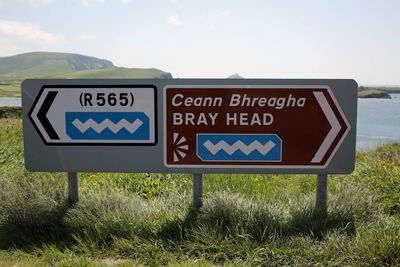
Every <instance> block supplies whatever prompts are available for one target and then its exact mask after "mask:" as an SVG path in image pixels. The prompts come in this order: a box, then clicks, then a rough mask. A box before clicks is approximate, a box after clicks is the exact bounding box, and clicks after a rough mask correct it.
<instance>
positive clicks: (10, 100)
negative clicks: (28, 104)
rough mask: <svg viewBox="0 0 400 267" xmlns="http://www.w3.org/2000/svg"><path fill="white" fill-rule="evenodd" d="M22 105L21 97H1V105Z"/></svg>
mask: <svg viewBox="0 0 400 267" xmlns="http://www.w3.org/2000/svg"><path fill="white" fill-rule="evenodd" d="M7 106H8V107H20V106H21V98H20V97H0V107H7Z"/></svg>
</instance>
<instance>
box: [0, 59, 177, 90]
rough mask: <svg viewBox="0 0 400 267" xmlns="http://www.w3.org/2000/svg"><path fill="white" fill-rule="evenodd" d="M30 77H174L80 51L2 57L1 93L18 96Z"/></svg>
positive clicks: (0, 68)
mask: <svg viewBox="0 0 400 267" xmlns="http://www.w3.org/2000/svg"><path fill="white" fill-rule="evenodd" d="M28 78H73V79H95V78H98V79H110V78H121V79H128V78H129V79H135V78H148V79H171V78H172V75H171V74H170V73H168V72H164V71H161V70H158V69H155V68H148V69H141V68H123V67H116V66H114V64H113V63H112V62H111V61H108V60H105V59H99V58H95V57H89V56H84V55H78V54H68V53H52V52H33V53H27V54H21V55H15V56H11V57H2V58H0V97H19V96H20V95H21V82H22V81H23V80H24V79H28Z"/></svg>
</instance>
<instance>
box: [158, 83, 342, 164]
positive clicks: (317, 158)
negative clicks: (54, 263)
mask: <svg viewBox="0 0 400 267" xmlns="http://www.w3.org/2000/svg"><path fill="white" fill-rule="evenodd" d="M163 93H164V97H163V99H164V164H165V165H166V166H167V167H178V168H180V167H182V168H199V167H208V168H218V167H223V168H238V167H240V168H313V169H315V168H325V167H326V166H327V165H328V163H329V161H330V159H331V158H332V157H333V155H334V154H335V152H336V150H337V149H338V147H339V146H340V144H341V142H342V141H343V139H344V138H345V136H346V134H347V133H348V131H349V130H350V125H349V123H348V122H347V119H346V117H345V116H344V114H343V112H342V110H341V108H340V106H339V105H338V104H337V101H336V99H335V97H334V96H333V94H332V92H331V90H330V88H329V87H328V86H315V85H312V86H311V85H310V86H303V85H302V86H258V85H255V86H232V85H230V86H210V85H207V86H199V85H196V86H190V85H185V86H184V85H181V86H166V87H165V88H164V92H163Z"/></svg>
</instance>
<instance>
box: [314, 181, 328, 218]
mask: <svg viewBox="0 0 400 267" xmlns="http://www.w3.org/2000/svg"><path fill="white" fill-rule="evenodd" d="M327 199H328V175H327V174H318V176H317V199H316V203H315V209H316V210H320V211H324V212H326V207H327Z"/></svg>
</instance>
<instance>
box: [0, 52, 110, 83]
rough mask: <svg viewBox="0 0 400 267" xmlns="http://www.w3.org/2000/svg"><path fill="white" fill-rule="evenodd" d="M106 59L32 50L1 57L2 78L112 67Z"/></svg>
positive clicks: (0, 72) (0, 71)
mask: <svg viewBox="0 0 400 267" xmlns="http://www.w3.org/2000/svg"><path fill="white" fill-rule="evenodd" d="M112 67H114V64H113V63H112V62H111V61H108V60H105V59H99V58H95V57H89V56H83V55H78V54H68V53H52V52H32V53H26V54H20V55H15V56H10V57H2V58H0V78H3V79H7V78H8V79H10V78H22V77H27V76H40V75H43V74H47V75H53V74H60V73H68V72H73V71H80V70H91V69H104V68H112Z"/></svg>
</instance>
